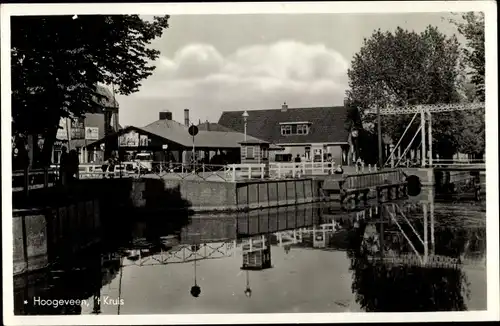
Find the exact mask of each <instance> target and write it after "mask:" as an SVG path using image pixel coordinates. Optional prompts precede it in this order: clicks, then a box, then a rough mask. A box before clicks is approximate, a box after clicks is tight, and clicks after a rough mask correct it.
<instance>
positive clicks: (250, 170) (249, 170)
mask: <svg viewBox="0 0 500 326" xmlns="http://www.w3.org/2000/svg"><path fill="white" fill-rule="evenodd" d="M248 179H252V166H251V165H249V166H248Z"/></svg>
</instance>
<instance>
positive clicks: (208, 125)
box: [206, 120, 210, 131]
mask: <svg viewBox="0 0 500 326" xmlns="http://www.w3.org/2000/svg"><path fill="white" fill-rule="evenodd" d="M206 124H207V131H210V122H208V120H207V122H206Z"/></svg>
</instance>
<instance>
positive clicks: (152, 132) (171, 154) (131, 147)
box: [88, 109, 270, 164]
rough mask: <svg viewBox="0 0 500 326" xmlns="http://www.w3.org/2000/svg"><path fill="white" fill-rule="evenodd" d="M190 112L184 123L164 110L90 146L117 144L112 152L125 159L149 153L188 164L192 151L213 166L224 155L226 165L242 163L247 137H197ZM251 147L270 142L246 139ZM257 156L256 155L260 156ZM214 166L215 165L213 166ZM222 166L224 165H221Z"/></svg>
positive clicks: (232, 134) (201, 132) (225, 133)
mask: <svg viewBox="0 0 500 326" xmlns="http://www.w3.org/2000/svg"><path fill="white" fill-rule="evenodd" d="M190 126H191V124H190V120H189V110H188V109H186V110H184V124H182V123H180V122H177V121H175V120H173V119H172V113H171V112H169V111H162V112H160V113H159V119H158V120H157V121H154V122H152V123H150V124H148V125H146V126H144V127H135V126H129V127H127V128H125V129H122V130H119V131H118V132H115V133H112V134H110V135H108V136H107V137H104V138H101V139H99V140H97V141H94V142H92V143H91V144H89V145H88V146H89V147H90V148H92V149H97V148H99V147H100V146H101V145H102V144H105V143H108V144H114V147H113V148H112V150H117V151H118V152H119V155H120V157H121V158H122V159H123V158H124V157H125V156H128V155H126V154H130V155H132V156H133V155H134V154H135V153H137V152H141V151H147V152H152V153H153V154H154V160H155V161H164V160H169V161H170V160H172V161H173V162H183V163H189V162H191V160H192V158H193V150H194V153H195V156H196V158H197V159H198V160H203V161H204V162H205V163H210V161H211V159H212V158H213V157H214V156H215V155H222V156H223V157H224V159H223V161H225V162H227V163H239V162H240V161H241V155H242V154H241V153H242V150H241V149H242V146H243V145H242V143H245V135H244V134H242V133H240V132H236V131H233V130H229V129H227V130H228V131H207V130H199V131H198V134H196V135H195V136H194V137H193V136H191V135H190V134H189V131H188V129H189V127H190ZM246 141H247V142H250V143H251V144H261V143H262V144H267V145H263V146H264V147H270V144H269V143H268V142H265V141H262V140H260V139H257V138H255V137H251V136H247V137H246ZM257 156H258V154H255V157H257ZM214 164H215V163H214ZM221 164H222V162H221Z"/></svg>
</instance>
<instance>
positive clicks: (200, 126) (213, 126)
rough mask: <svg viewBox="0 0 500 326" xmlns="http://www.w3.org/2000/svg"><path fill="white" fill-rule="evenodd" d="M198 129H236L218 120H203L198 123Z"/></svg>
mask: <svg viewBox="0 0 500 326" xmlns="http://www.w3.org/2000/svg"><path fill="white" fill-rule="evenodd" d="M198 129H199V130H205V131H234V130H232V129H230V128H227V127H224V126H222V125H220V124H218V123H216V122H208V121H207V122H203V123H200V124H198Z"/></svg>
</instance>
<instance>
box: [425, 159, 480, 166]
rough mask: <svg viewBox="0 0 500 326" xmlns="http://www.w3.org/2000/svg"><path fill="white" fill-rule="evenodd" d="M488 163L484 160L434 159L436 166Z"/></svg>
mask: <svg viewBox="0 0 500 326" xmlns="http://www.w3.org/2000/svg"><path fill="white" fill-rule="evenodd" d="M485 163H486V162H485V160H484V159H466V158H455V159H439V158H438V159H434V160H433V165H434V166H450V165H451V166H471V165H484V164H485Z"/></svg>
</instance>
